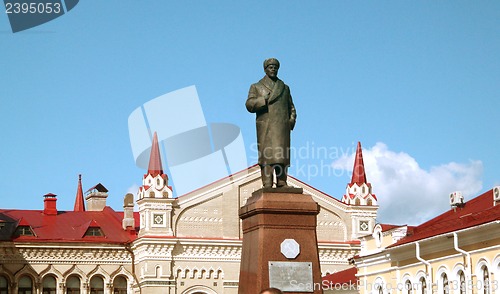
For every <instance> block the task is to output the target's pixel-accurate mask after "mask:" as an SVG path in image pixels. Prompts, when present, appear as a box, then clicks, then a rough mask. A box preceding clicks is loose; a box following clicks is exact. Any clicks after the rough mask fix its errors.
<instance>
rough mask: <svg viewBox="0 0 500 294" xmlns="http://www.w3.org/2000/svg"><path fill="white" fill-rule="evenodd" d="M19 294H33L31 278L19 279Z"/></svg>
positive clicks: (23, 277)
mask: <svg viewBox="0 0 500 294" xmlns="http://www.w3.org/2000/svg"><path fill="white" fill-rule="evenodd" d="M17 293H18V294H32V293H33V280H32V279H31V277H29V276H22V277H21V278H20V279H19V286H18V288H17Z"/></svg>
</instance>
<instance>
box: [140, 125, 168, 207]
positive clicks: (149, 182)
mask: <svg viewBox="0 0 500 294" xmlns="http://www.w3.org/2000/svg"><path fill="white" fill-rule="evenodd" d="M144 197H149V198H172V188H171V187H169V186H168V176H167V175H166V174H164V173H163V166H162V164H161V155H160V146H159V144H158V135H157V134H156V132H155V133H154V135H153V142H152V143H151V153H150V155H149V166H148V173H147V174H145V175H144V178H143V179H142V187H140V188H139V199H142V198H144Z"/></svg>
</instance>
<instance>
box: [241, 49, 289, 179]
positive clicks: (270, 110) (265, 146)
mask: <svg viewBox="0 0 500 294" xmlns="http://www.w3.org/2000/svg"><path fill="white" fill-rule="evenodd" d="M279 67H280V63H279V61H278V60H277V59H276V58H269V59H266V60H265V61H264V72H265V73H266V76H265V77H263V78H262V79H261V80H260V81H259V82H257V83H255V84H253V85H251V86H250V91H249V92H248V99H247V102H246V107H247V110H248V111H249V112H252V113H256V114H257V119H256V122H257V146H258V151H259V165H260V168H261V174H262V184H263V185H264V188H271V187H272V186H273V171H274V172H275V173H276V178H277V180H276V186H277V187H278V188H279V187H285V186H287V184H286V178H287V169H288V166H290V131H291V130H293V128H294V126H295V119H296V117H297V113H296V112H295V106H294V105H293V101H292V95H290V88H289V87H288V86H287V85H285V83H283V81H282V80H280V79H278V69H279Z"/></svg>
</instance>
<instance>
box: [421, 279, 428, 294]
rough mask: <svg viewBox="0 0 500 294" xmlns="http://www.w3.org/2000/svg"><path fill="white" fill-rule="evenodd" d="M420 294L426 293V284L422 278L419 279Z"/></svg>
mask: <svg viewBox="0 0 500 294" xmlns="http://www.w3.org/2000/svg"><path fill="white" fill-rule="evenodd" d="M420 293H421V294H425V293H427V282H426V281H425V278H424V277H421V278H420Z"/></svg>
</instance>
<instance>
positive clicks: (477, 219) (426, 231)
mask: <svg viewBox="0 0 500 294" xmlns="http://www.w3.org/2000/svg"><path fill="white" fill-rule="evenodd" d="M498 220H500V205H496V206H495V205H494V204H493V190H489V191H487V192H485V193H483V194H482V195H479V196H478V197H476V198H474V199H471V200H469V201H467V202H466V203H465V205H464V206H463V207H456V208H455V209H450V210H448V211H447V212H445V213H443V214H441V215H439V216H437V217H435V218H433V219H431V220H429V221H427V222H425V223H423V224H421V225H419V226H416V227H412V228H411V229H412V230H410V228H409V230H408V231H409V232H408V235H407V236H406V237H404V238H402V239H401V240H399V241H398V242H396V243H395V244H393V245H391V246H389V247H395V246H399V245H402V244H406V243H410V242H414V241H418V240H422V239H425V238H429V237H432V236H437V235H441V234H445V233H450V232H454V231H458V230H462V229H466V228H470V227H474V226H477V225H481V224H486V223H489V222H493V221H498Z"/></svg>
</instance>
